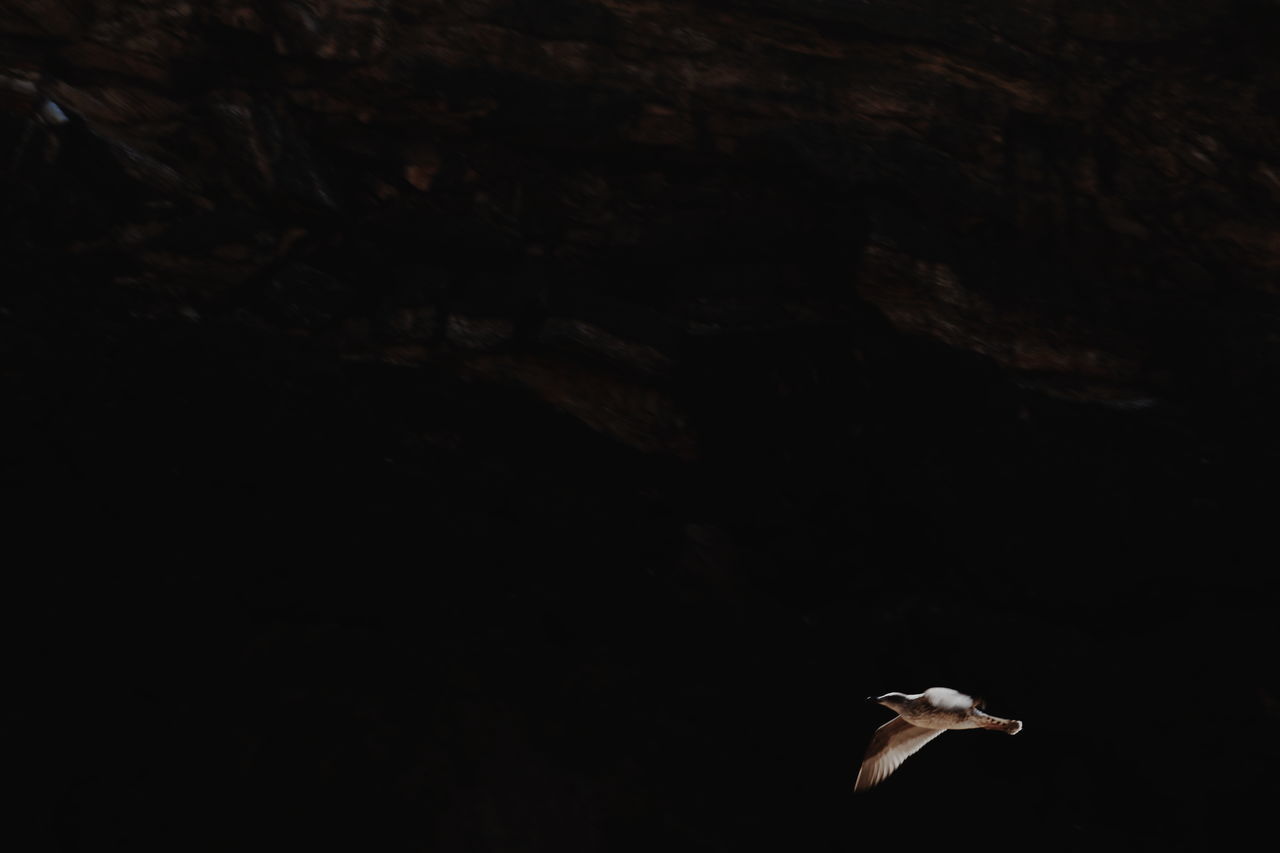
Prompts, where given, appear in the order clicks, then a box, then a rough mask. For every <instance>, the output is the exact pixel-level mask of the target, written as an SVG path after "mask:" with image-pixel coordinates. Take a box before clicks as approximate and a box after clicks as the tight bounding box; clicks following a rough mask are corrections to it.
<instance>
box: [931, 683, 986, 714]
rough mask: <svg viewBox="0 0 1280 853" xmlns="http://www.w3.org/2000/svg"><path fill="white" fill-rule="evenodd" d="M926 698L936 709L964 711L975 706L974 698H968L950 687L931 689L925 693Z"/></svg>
mask: <svg viewBox="0 0 1280 853" xmlns="http://www.w3.org/2000/svg"><path fill="white" fill-rule="evenodd" d="M924 698H925V701H927V702H928V703H929V704H930V705H932V706H933V707H935V708H943V709H946V710H951V711H963V710H965V709H966V708H972V707H973V706H974V699H973V697H972V696H967V695H965V694H964V693H961V692H960V691H959V690H952V689H951V688H950V687H930V688H929V689H928V690H926V691H925V692H924Z"/></svg>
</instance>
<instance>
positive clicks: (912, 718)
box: [853, 687, 1022, 791]
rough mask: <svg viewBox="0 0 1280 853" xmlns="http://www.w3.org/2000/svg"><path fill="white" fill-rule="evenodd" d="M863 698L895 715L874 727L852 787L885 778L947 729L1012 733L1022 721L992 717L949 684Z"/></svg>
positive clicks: (870, 784)
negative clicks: (948, 685)
mask: <svg viewBox="0 0 1280 853" xmlns="http://www.w3.org/2000/svg"><path fill="white" fill-rule="evenodd" d="M867 701H869V702H875V703H877V704H879V705H884V706H885V707H886V708H890V709H892V710H894V711H897V712H898V716H896V717H894V718H893V719H892V720H890V721H889V722H887V723H885V724H884V725H883V726H881V727H880V728H878V729H876V733H875V735H873V736H872V738H871V745H870V746H869V747H867V754H866V757H864V758H863V759H862V768H861V769H860V770H858V781H856V782H854V784H853V789H854V790H855V791H865V790H867V789H868V788H871V787H874V786H875V785H878V784H880V783H881V782H883V781H884V780H885V779H887V778H889V774H890V773H892V772H893V771H895V770H897V769H898V767H899V766H900V765H901V764H902V762H904V761H906V760H907V759H908V758H910V757H911V756H912V755H915V754H916V753H917V752H919V751H920V747H922V746H924V745H925V744H926V743H928V742H929V741H931V740H933V739H934V738H936V737H937V736H938V735H940V734H942V733H943V732H945V731H946V730H947V729H995V730H996V731H1001V732H1008V733H1009V734H1011V735H1016V734H1017V733H1018V732H1020V731H1022V722H1021V721H1019V720H1006V719H1003V718H1001V717H993V716H991V715H990V714H987V713H984V712H983V711H981V710H980V709H979V708H978V704H979V703H978V702H977V701H976V700H974V699H973V697H971V696H966V695H965V694H963V693H961V692H959V691H957V690H952V689H951V688H950V687H930V688H929V689H928V690H926V691H925V692H923V693H886V694H884V695H883V696H868V697H867Z"/></svg>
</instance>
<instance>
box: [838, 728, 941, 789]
mask: <svg viewBox="0 0 1280 853" xmlns="http://www.w3.org/2000/svg"><path fill="white" fill-rule="evenodd" d="M943 731H945V729H924V728H921V727H920V726H913V725H911V724H910V723H908V722H907V721H906V720H904V719H902V718H901V717H894V718H893V719H892V720H890V721H889V722H887V723H885V724H884V725H883V726H881V727H880V728H878V729H876V733H875V734H874V735H873V736H872V738H871V745H870V746H868V747H867V754H866V757H864V758H863V759H862V768H861V769H859V770H858V781H856V782H854V783H853V789H854V790H855V791H865V790H867V789H868V788H871V787H873V786H875V785H878V784H880V783H881V782H883V781H884V780H885V779H887V778H889V774H890V773H892V772H893V771H895V770H897V769H898V767H899V765H901V764H902V762H904V761H906V760H907V759H908V758H909V757H911V756H912V755H915V754H916V753H917V752H919V751H920V747H922V746H924V745H925V744H926V743H928V742H929V741H931V740H933V739H934V738H936V737H937V736H938V735H940V734H942V733H943Z"/></svg>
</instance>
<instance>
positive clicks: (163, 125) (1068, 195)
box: [0, 0, 1280, 454]
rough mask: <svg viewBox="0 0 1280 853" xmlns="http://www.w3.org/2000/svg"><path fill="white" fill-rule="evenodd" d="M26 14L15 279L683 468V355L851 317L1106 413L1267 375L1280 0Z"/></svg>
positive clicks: (165, 5)
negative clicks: (882, 322) (334, 353)
mask: <svg viewBox="0 0 1280 853" xmlns="http://www.w3.org/2000/svg"><path fill="white" fill-rule="evenodd" d="M1139 7H1140V8H1139ZM4 10H5V14H4V15H3V18H2V19H0V20H2V23H0V26H2V27H3V33H4V37H5V39H6V41H5V44H4V53H3V61H4V65H5V68H3V69H0V73H3V74H4V78H5V81H6V82H5V87H6V88H7V90H8V91H7V94H6V102H5V113H4V117H5V155H6V158H7V162H8V167H9V168H8V177H7V179H6V181H7V183H8V186H9V189H10V193H9V195H10V201H9V203H8V204H9V208H10V209H9V211H8V212H7V213H8V216H9V217H11V218H12V219H13V220H15V222H16V223H18V224H17V225H16V231H17V233H15V232H14V231H13V230H11V232H10V234H9V235H8V237H7V241H8V245H7V246H6V256H7V258H9V259H10V261H11V262H15V261H16V262H19V263H23V264H27V265H33V266H35V267H38V268H47V267H48V266H50V265H57V264H63V265H75V266H78V267H80V268H81V269H88V270H92V272H93V274H94V275H95V276H97V277H98V278H100V279H101V282H102V285H103V287H110V288H114V289H117V290H119V291H121V292H122V293H127V294H129V296H128V297H127V298H128V299H130V300H132V301H135V302H137V303H138V304H139V305H142V304H146V305H147V306H148V307H147V308H146V309H144V310H150V311H155V312H185V313H186V314H188V315H190V316H192V317H204V316H206V315H208V314H210V313H216V312H218V311H225V310H228V309H231V308H234V307H248V308H249V310H251V311H253V312H254V313H256V314H259V315H261V316H262V317H263V318H264V319H266V320H267V321H268V322H270V323H271V324H273V325H275V326H277V327H279V328H282V329H289V330H296V331H298V332H300V333H303V334H307V335H322V336H327V337H329V338H331V339H332V340H333V345H334V346H336V347H339V348H340V349H341V351H342V352H343V354H344V356H345V357H347V358H351V359H370V360H376V361H386V362H393V363H409V364H418V363H423V362H426V361H433V362H439V361H441V360H444V361H447V362H448V363H449V364H450V365H451V367H450V369H451V370H456V371H459V372H460V373H463V374H467V375H474V376H477V377H482V378H484V379H487V380H495V381H499V382H512V383H517V384H520V385H524V386H526V387H528V388H530V389H531V390H533V391H534V393H536V394H538V395H539V396H542V397H544V398H545V399H547V400H548V401H550V402H551V403H552V404H553V405H556V406H559V407H561V408H563V409H565V410H566V411H569V412H571V413H572V414H573V415H574V416H575V417H580V418H582V419H583V420H584V421H585V422H587V423H589V424H591V425H592V426H593V427H596V428H598V429H601V430H604V431H606V432H608V433H610V434H612V435H613V436H615V437H616V438H618V439H619V440H621V441H623V442H626V443H628V444H631V445H633V446H636V447H641V448H645V449H651V450H655V451H659V452H669V453H677V454H689V453H694V452H695V451H694V449H693V448H694V445H695V444H696V441H695V439H694V437H693V436H692V435H690V434H689V431H688V429H687V424H685V423H684V421H685V419H684V417H683V415H682V411H681V409H682V406H681V404H680V402H679V401H677V400H674V399H673V398H672V394H671V392H670V389H669V387H667V386H668V383H667V382H665V381H664V379H665V377H667V376H669V375H670V373H671V372H672V370H673V369H675V368H677V367H678V366H679V364H680V354H679V353H678V352H677V350H678V349H679V346H680V342H681V341H682V340H686V339H688V338H689V337H693V336H696V337H701V338H713V337H715V336H724V335H733V334H737V333H741V332H745V331H755V330H760V329H766V328H768V329H780V328H790V329H796V328H806V327H829V326H831V325H832V324H840V323H842V322H847V320H848V316H849V314H850V313H853V312H856V311H859V310H862V306H863V303H870V304H871V305H874V306H876V307H877V308H879V309H880V310H881V311H882V312H883V313H884V315H885V316H886V317H888V318H889V320H890V321H891V322H892V323H893V324H894V325H895V326H897V327H898V328H900V329H903V330H907V331H910V332H911V333H913V334H918V335H924V336H931V337H934V338H936V339H939V340H941V341H943V342H944V343H946V344H947V345H949V346H952V347H955V348H959V349H964V350H969V351H973V352H977V353H980V354H981V355H982V356H983V357H985V358H987V359H990V360H991V361H992V362H994V363H995V364H998V365H999V366H1001V367H1002V368H1003V369H1005V370H1007V371H1009V372H1010V374H1011V375H1014V376H1016V377H1017V378H1018V379H1019V380H1020V381H1025V382H1028V383H1032V384H1035V385H1036V386H1037V387H1041V388H1043V389H1045V390H1047V391H1049V392H1051V393H1061V394H1067V395H1070V396H1072V397H1074V398H1080V399H1086V400H1099V401H1110V402H1114V403H1120V404H1124V403H1129V404H1132V405H1140V404H1141V403H1142V401H1146V400H1149V399H1151V398H1163V397H1169V396H1173V397H1177V396H1179V395H1183V394H1186V393H1188V391H1189V390H1190V389H1191V388H1192V387H1193V386H1196V384H1197V383H1209V384H1216V383H1219V382H1221V381H1223V380H1224V379H1227V380H1229V379H1230V378H1231V377H1241V376H1245V375H1248V376H1249V377H1250V378H1252V375H1253V374H1254V373H1256V372H1257V371H1258V370H1260V369H1264V368H1266V367H1269V366H1270V364H1271V363H1272V362H1273V360H1274V357H1273V355H1272V352H1273V350H1274V347H1273V345H1272V344H1273V343H1274V342H1273V341H1271V340H1269V336H1271V335H1272V334H1273V332H1272V326H1271V324H1270V323H1269V322H1268V318H1269V317H1271V316H1272V311H1273V308H1272V303H1273V298H1274V293H1273V290H1274V286H1273V279H1274V273H1275V269H1276V266H1277V263H1278V257H1280V255H1278V253H1280V248H1278V246H1280V243H1277V234H1280V230H1278V229H1280V223H1278V222H1277V219H1276V216H1275V213H1274V211H1275V202H1276V199H1277V196H1278V195H1280V177H1278V175H1280V163H1277V162H1276V158H1275V154H1274V151H1273V150H1272V145H1271V144H1270V140H1273V139H1274V138H1275V134H1276V131H1277V128H1276V119H1275V101H1276V98H1277V92H1280V78H1278V77H1277V74H1278V73H1280V71H1278V70H1277V67H1276V64H1275V63H1273V62H1272V61H1271V60H1270V58H1269V57H1268V56H1267V53H1266V51H1265V50H1262V49H1260V48H1261V47H1263V45H1264V44H1265V40H1266V38H1267V35H1268V34H1269V33H1272V32H1274V29H1273V27H1274V26H1275V24H1276V19H1277V16H1280V12H1277V10H1276V8H1275V7H1274V5H1273V4H1270V3H1265V2H1239V3H1228V4H1209V3H1200V2H1167V3H1162V4H1160V8H1159V10H1153V9H1151V8H1149V7H1148V6H1147V5H1144V4H1133V5H1132V6H1130V5H1126V4H1120V5H1119V6H1117V4H1113V3H1096V4H1089V3H1069V4H1063V3H1052V2H1048V0H1045V2H1017V3H1015V2H1007V3H1003V2H1002V3H990V4H963V3H960V4H949V5H947V6H945V7H942V6H939V4H934V3H900V2H885V3H880V2H870V3H867V2H847V3H845V2H834V3H804V2H800V3H785V4H782V3H769V2H728V0H726V2H718V3H700V4H694V3H681V2H661V3H611V2H591V0H564V2H560V0H554V2H545V3H525V2H516V1H515V0H494V2H483V0H478V2H467V3H454V2H449V3H444V2H440V3H435V2H374V0H352V2H338V0H333V2H292V3H284V2H279V3H277V2H259V3H249V2H231V0H227V2H216V3H209V4H186V3H179V4H174V3H169V2H153V3H148V2H142V0H138V2H114V3H108V2H98V3H92V2H67V0H58V2H52V3H45V2H40V3H22V2H8V3H6V4H5V7H4ZM43 104H55V105H57V108H58V109H59V110H60V111H61V113H62V114H64V115H65V116H66V121H65V122H64V123H50V122H49V121H48V120H47V119H42V116H41V113H40V110H41V108H42V105H43ZM59 121H61V120H59ZM68 210H74V211H75V215H74V216H72V217H68V216H67V214H66V211H68ZM624 317H625V319H624ZM602 389H607V391H605V392H604V393H601V390H602Z"/></svg>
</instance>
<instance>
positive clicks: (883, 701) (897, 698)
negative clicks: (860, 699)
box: [867, 693, 907, 711]
mask: <svg viewBox="0 0 1280 853" xmlns="http://www.w3.org/2000/svg"><path fill="white" fill-rule="evenodd" d="M867 701H868V702H875V703H876V704H877V705H883V706H885V707H886V708H892V709H893V710H895V711H901V710H902V706H903V705H905V704H906V703H907V697H906V695H905V694H903V693H886V694H884V695H883V696H868V697H867Z"/></svg>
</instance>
